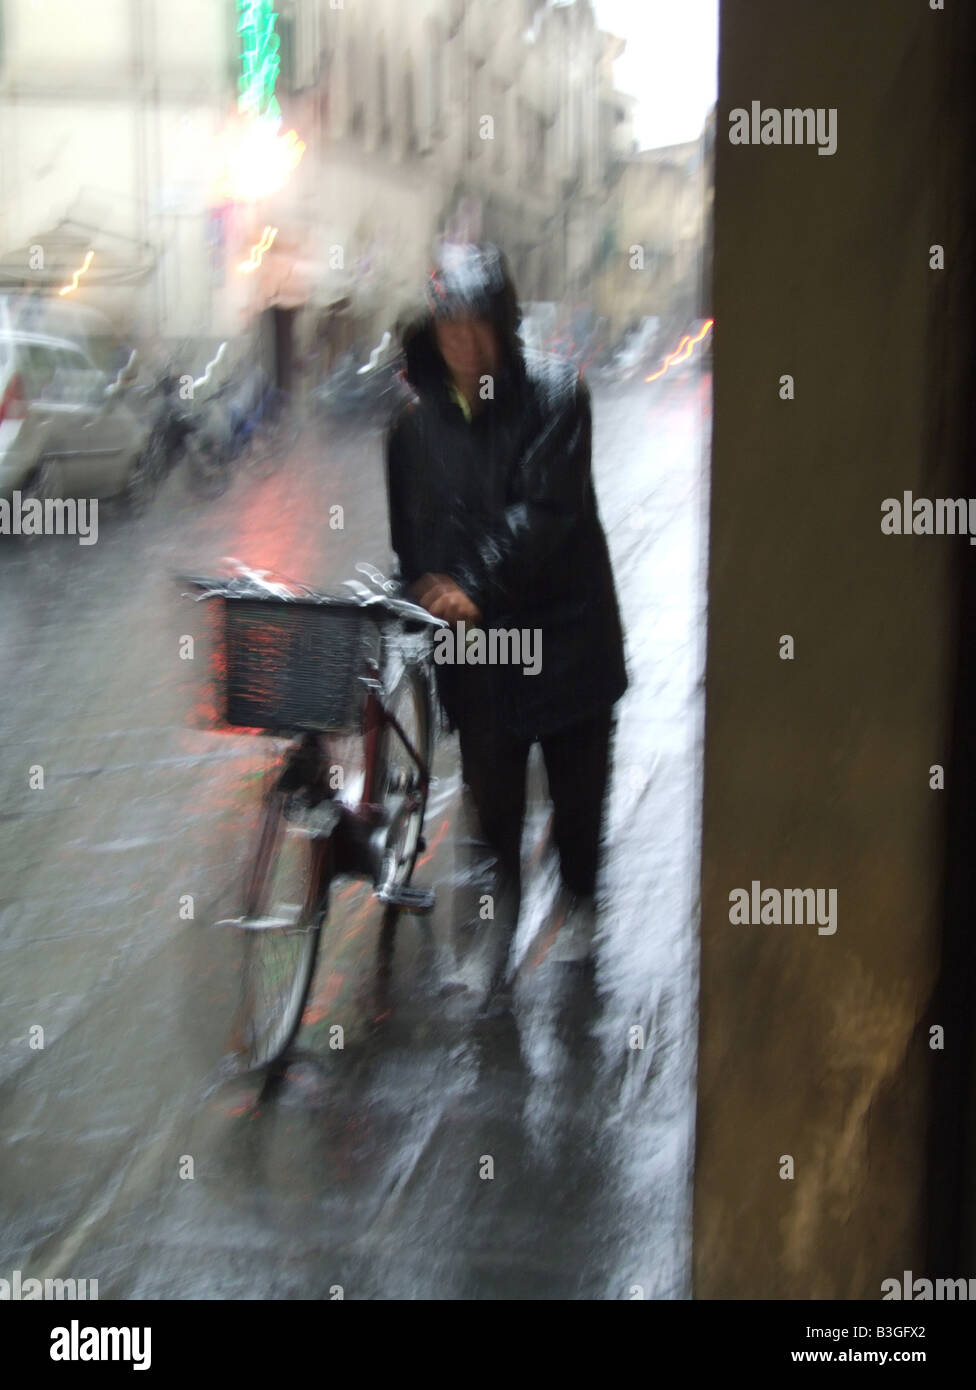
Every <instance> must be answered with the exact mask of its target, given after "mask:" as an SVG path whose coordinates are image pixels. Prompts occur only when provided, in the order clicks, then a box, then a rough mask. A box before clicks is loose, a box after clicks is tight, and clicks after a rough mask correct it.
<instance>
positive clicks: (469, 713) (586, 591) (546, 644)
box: [386, 245, 627, 997]
mask: <svg viewBox="0 0 976 1390" xmlns="http://www.w3.org/2000/svg"><path fill="white" fill-rule="evenodd" d="M425 298H426V309H425V311H424V312H423V313H422V314H420V315H419V316H417V317H416V318H415V319H413V320H412V321H410V322H408V323H407V324H405V325H403V326H402V327H401V342H402V346H403V350H404V355H405V359H406V370H405V375H406V379H407V382H408V383H409V386H410V387H411V388H412V392H413V395H412V398H411V399H409V400H408V401H407V402H406V403H405V404H403V405H402V406H401V407H400V409H399V410H398V411H397V413H396V415H395V416H394V418H393V420H392V422H391V424H390V426H389V429H388V431H387V436H386V470H387V488H388V500H389V516H390V532H391V541H392V546H393V550H394V551H395V552H396V555H397V559H398V562H399V570H400V578H401V580H402V582H403V584H404V585H405V586H406V588H407V589H408V590H409V592H410V594H411V596H412V597H414V598H415V599H416V601H417V602H419V603H421V604H422V605H423V606H424V607H426V608H427V609H428V610H429V611H430V612H431V613H433V614H435V615H437V616H439V617H443V618H445V619H447V620H448V621H449V622H450V623H452V624H453V625H455V630H456V631H457V632H461V631H464V632H465V633H466V634H467V638H468V641H470V638H471V633H472V631H473V630H474V629H481V630H483V631H485V632H487V633H488V634H490V633H491V630H492V629H504V630H508V631H509V632H510V633H511V632H512V631H513V630H514V631H516V632H518V633H520V634H524V635H525V637H524V640H523V642H522V646H521V655H522V657H523V660H522V662H521V664H518V663H516V662H509V663H505V664H498V665H492V664H483V665H481V664H468V663H466V662H462V660H461V658H460V651H461V650H462V649H463V648H464V645H465V644H459V647H458V654H457V656H456V659H455V660H454V661H452V662H444V663H442V664H436V665H435V671H436V676H437V683H438V689H439V693H440V698H441V702H442V705H443V707H444V710H445V713H446V715H447V719H448V722H449V724H450V726H451V728H452V729H457V731H458V734H459V739H460V747H461V760H462V775H463V780H464V784H465V790H466V797H467V800H468V806H469V809H470V810H471V811H472V812H473V822H474V830H473V841H472V843H473V845H474V847H475V852H476V856H477V854H479V853H480V859H479V860H478V861H477V863H478V864H479V865H480V868H476V871H475V872H474V873H473V874H472V876H471V878H470V879H469V886H470V887H472V888H473V889H478V888H483V889H485V890H486V891H487V892H488V893H489V894H490V895H491V898H490V901H491V902H492V905H493V909H494V911H493V915H491V916H489V917H488V918H486V919H485V920H482V918H484V917H485V913H484V906H483V902H482V899H481V895H480V894H478V896H477V898H476V899H475V900H474V902H473V903H472V907H471V910H470V911H469V912H468V915H467V918H466V919H465V920H464V921H462V922H459V923H458V924H457V928H458V933H459V934H458V936H457V937H456V940H457V941H458V942H461V941H464V940H468V941H470V940H471V937H472V933H471V932H470V930H469V929H471V928H480V930H477V931H476V932H474V933H473V935H475V936H477V938H478V940H479V941H486V940H487V941H489V942H490V945H491V949H490V950H489V951H488V956H487V959H488V962H489V963H488V966H487V967H486V969H487V982H488V988H487V991H486V997H487V995H489V994H491V993H492V992H493V991H495V990H497V989H498V987H499V985H500V984H501V983H502V981H503V979H504V974H505V972H504V966H505V963H506V960H507V956H508V949H509V946H510V941H511V935H512V933H513V931H514V928H515V924H516V921H517V913H518V902H519V895H520V842H521V834H522V822H523V817H524V810H525V783H526V769H527V761H528V756H529V750H530V747H531V745H532V744H533V743H534V742H536V741H538V742H539V744H540V745H541V748H542V754H543V758H544V761H545V766H546V773H547V778H548V783H549V795H550V797H551V800H552V810H553V821H552V827H553V840H554V842H555V846H556V849H557V851H558V856H559V863H560V872H561V878H562V884H563V893H562V902H563V909H562V910H563V914H564V915H565V913H566V911H567V910H569V909H573V910H574V911H575V912H576V913H577V915H578V912H579V911H580V910H582V911H583V912H584V913H585V914H586V915H587V916H589V917H590V919H592V902H593V895H594V891H595V889H596V886H597V873H598V868H599V861H600V842H601V826H602V818H603V809H604V801H605V792H606V786H607V780H608V767H609V761H610V750H611V741H612V731H613V725H614V716H613V707H614V704H615V703H616V701H617V700H618V699H619V698H620V696H621V695H622V694H623V692H624V690H625V689H626V687H627V674H626V668H625V661H624V649H623V635H622V630H621V623H620V616H619V610H618V605H617V598H616V592H615V588H614V580H613V573H612V570H611V566H610V558H609V553H608V549H607V543H606V538H605V536H604V532H603V528H602V525H601V522H600V518H599V514H598V510H597V503H596V497H595V494H594V489H593V482H592V478H591V459H590V449H591V415H590V395H589V390H588V388H587V386H586V384H585V383H584V381H583V380H582V378H581V377H580V376H579V374H578V372H577V371H576V369H575V368H574V367H573V366H572V365H571V364H570V363H567V362H564V361H562V360H561V359H559V358H557V357H553V356H550V355H548V354H543V353H535V352H530V351H528V350H527V349H525V348H523V346H522V344H521V341H520V339H519V336H518V326H519V323H520V321H521V316H520V312H519V308H518V301H517V297H516V293H515V287H514V285H513V282H512V278H511V275H510V273H509V270H508V266H507V263H506V261H505V258H504V257H503V256H502V255H501V253H500V252H499V251H498V250H497V249H496V248H495V247H493V246H489V245H481V246H449V247H446V248H445V251H444V256H443V259H442V264H441V265H440V266H439V267H438V268H437V269H436V270H435V271H434V272H433V273H432V275H431V276H430V279H429V281H428V285H427V291H426V296H425ZM461 624H463V625H464V626H463V629H462V627H461ZM528 634H531V635H532V636H531V639H530V637H529V636H528ZM533 640H534V641H535V643H536V644H537V646H538V659H536V660H534V661H528V662H527V661H526V660H525V659H524V658H525V655H526V652H527V651H528V650H529V648H530V647H531V643H532V641H533ZM435 657H436V653H435ZM474 903H482V906H481V910H480V911H478V910H476V908H475V906H474ZM499 919H501V920H499ZM590 934H592V931H591V932H590ZM568 935H569V933H568V932H567V934H566V936H567V939H568ZM558 947H559V943H558V942H557V949H556V951H554V952H553V955H554V956H556V955H557V954H558ZM468 953H469V952H468V948H467V947H465V948H464V950H462V951H461V954H462V955H464V954H468ZM482 954H483V953H482ZM584 955H585V951H584ZM567 958H572V952H570V956H569V957H567ZM484 979H485V976H484V975H483V977H482V982H483V983H484ZM469 983H471V981H469Z"/></svg>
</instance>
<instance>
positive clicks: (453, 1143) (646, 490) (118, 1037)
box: [0, 374, 711, 1299]
mask: <svg viewBox="0 0 976 1390" xmlns="http://www.w3.org/2000/svg"><path fill="white" fill-rule="evenodd" d="M593 391H594V407H593V408H594V429H595V445H594V467H595V474H596V485H597V495H598V499H599V503H600V509H601V514H602V517H603V521H604V525H605V527H606V530H607V533H608V538H609V541H610V546H611V551H612V554H613V559H614V566H615V573H616V578H617V586H618V591H619V595H620V600H621V606H622V612H623V618H624V626H625V632H626V637H627V651H628V662H629V668H630V673H631V688H630V690H629V692H628V694H627V696H626V697H625V699H624V701H623V702H622V703H621V706H620V707H619V715H620V718H619V724H618V742H617V748H616V760H615V770H614V781H613V789H612V795H611V801H610V818H609V825H608V859H607V865H606V874H607V882H608V885H609V906H608V909H607V912H606V914H605V916H604V918H603V920H602V924H601V934H600V937H599V944H598V954H597V961H596V967H595V970H594V971H592V972H588V971H586V970H584V969H582V968H580V967H573V966H566V965H557V964H555V963H553V962H547V961H546V959H545V958H544V957H543V958H542V959H541V960H538V961H537V963H535V964H534V965H530V964H528V963H527V968H526V969H524V970H523V972H522V975H521V977H520V979H521V983H520V986H519V992H518V995H517V999H516V1009H515V1019H514V1023H507V1024H506V1023H505V1022H504V1021H501V1022H492V1023H490V1024H486V1025H479V1026H478V1027H473V1026H472V1025H471V1024H470V1022H468V1021H466V1020H465V1019H464V1017H463V1016H462V1015H461V1014H460V1013H459V1012H458V1009H457V1007H456V1006H455V1005H454V1004H453V1003H452V1002H451V1001H445V1000H443V999H441V998H440V997H439V994H438V991H439V987H440V983H441V980H442V977H443V975H444V973H445V972H446V970H447V968H448V965H447V955H448V946H447V942H448V931H449V925H450V913H451V882H452V875H453V873H454V854H453V835H454V828H455V822H456V815H457V809H458V803H459V790H460V788H459V779H458V757H457V747H456V741H455V739H454V738H452V737H449V736H445V737H444V738H443V739H442V741H441V742H440V744H439V747H438V754H437V759H436V766H435V771H436V773H437V775H438V781H437V784H436V786H435V787H434V789H433V792H432V798H431V802H430V806H429V813H428V823H427V840H428V850H427V852H426V854H425V857H424V862H423V864H422V866H421V867H420V869H419V870H418V872H417V875H416V880H415V881H416V882H418V883H421V884H424V885H427V884H430V885H433V886H434V887H436V888H437V890H438V906H437V908H436V910H435V912H434V914H433V915H432V916H431V917H429V918H426V919H414V918H410V917H404V918H402V919H401V921H400V923H399V925H398V927H397V930H396V936H395V941H394V942H393V943H392V949H390V943H389V942H386V941H382V940H381V939H380V933H379V921H380V913H379V911H378V909H377V907H376V905H375V904H374V903H373V901H372V899H371V896H370V892H369V890H368V889H367V888H366V887H365V886H362V885H357V884H353V885H349V886H345V887H341V888H340V889H339V890H338V892H337V893H336V894H335V895H334V906H335V911H334V912H333V913H332V915H331V918H330V920H329V922H328V923H327V927H326V930H325V932H324V934H323V941H322V949H321V953H320V957H319V964H318V970H317V975H316V982H315V987H314V993H313V998H312V1002H311V1005H310V1008H309V1010H308V1012H307V1014H306V1019H305V1026H304V1027H303V1029H302V1033H301V1035H300V1039H299V1043H300V1052H299V1055H298V1056H297V1058H296V1061H295V1064H294V1065H293V1067H292V1068H291V1070H290V1072H289V1075H288V1078H287V1080H286V1083H285V1084H284V1086H283V1087H282V1089H281V1090H280V1092H279V1093H278V1094H277V1096H275V1097H274V1098H273V1099H270V1100H265V1101H264V1102H263V1103H262V1104H261V1105H260V1106H258V1107H257V1109H255V1105H254V1101H255V1092H256V1086H255V1085H254V1083H253V1082H252V1081H249V1080H241V1079H231V1078H228V1076H227V1075H226V1072H225V1070H224V1068H223V1066H222V1058H223V1056H224V1053H225V1050H226V1043H227V1033H228V1025H229V1020H230V1017H231V1012H232V1009H233V1005H234V1002H235V986H236V979H237V975H236V971H237V963H236V962H237V959H238V952H239V949H240V943H239V941H238V940H237V939H236V938H235V936H234V933H233V931H231V930H229V929H227V928H218V929H214V928H213V927H212V926H211V924H212V923H213V922H214V921H217V920H218V919H221V918H227V917H233V916H235V915H236V914H237V913H238V912H239V911H240V890H241V884H242V876H243V871H244V867H245V864H246V862H247V857H248V849H249V844H250V842H251V840H252V838H253V834H254V829H255V825H256V820H257V810H258V793H259V788H260V785H261V779H262V777H263V775H264V773H265V771H266V769H267V768H268V767H269V765H270V761H271V758H272V754H273V749H272V747H271V745H270V744H269V742H268V741H267V740H265V739H260V738H253V737H244V736H236V735H234V736H229V735H216V734H213V733H209V732H206V731H203V730H201V729H199V728H195V727H194V726H193V722H192V709H193V704H194V698H195V695H194V682H195V679H196V677H197V675H198V672H197V671H195V670H194V669H193V668H194V663H193V662H186V661H181V660H180V656H179V638H180V636H181V635H183V634H187V633H194V632H195V631H196V630H197V628H196V627H195V624H196V623H198V621H199V617H200V608H199V606H198V607H197V608H196V609H194V608H192V607H191V605H190V602H189V600H188V599H186V598H181V596H180V594H181V590H180V586H179V584H178V582H177V579H176V576H178V575H179V574H180V573H186V572H188V571H197V572H201V573H208V572H214V570H215V567H217V566H218V565H219V563H220V561H221V559H222V557H227V556H233V557H236V558H238V559H241V560H243V561H245V562H246V563H247V564H249V565H251V566H253V567H255V568H267V569H275V570H279V571H280V572H282V573H283V574H285V575H288V576H291V577H294V578H297V579H300V580H302V581H304V582H306V583H308V584H310V585H313V586H318V587H322V588H328V587H335V586H337V585H339V584H340V583H341V581H342V580H343V579H345V578H347V577H350V576H353V575H354V573H355V568H354V567H355V564H356V562H357V561H358V560H369V561H371V562H373V563H374V564H376V565H378V566H379V567H380V568H381V569H384V570H388V569H389V561H390V556H389V550H388V533H387V528H386V516H385V494H384V489H383V478H382V464H381V435H380V432H379V430H378V429H375V428H365V427H364V428H362V429H359V430H353V429H351V428H343V429H341V430H337V431H336V433H335V434H334V436H331V437H329V438H325V439H320V440H318V441H315V440H313V439H312V438H310V437H309V436H308V435H306V437H305V439H304V440H303V442H302V444H301V445H300V447H299V449H298V450H297V451H296V453H295V455H294V457H292V458H291V459H289V460H288V461H287V463H286V464H285V466H284V467H283V468H282V470H281V472H280V473H278V474H277V475H276V476H274V477H272V478H269V479H257V478H247V477H241V478H239V479H238V480H237V481H235V484H234V485H233V487H232V488H231V490H230V491H229V492H228V493H227V494H226V495H225V496H224V497H222V498H220V499H219V500H217V501H213V502H201V501H199V500H196V499H194V498H192V497H191V496H190V494H189V493H188V491H187V489H186V486H185V483H184V480H183V478H182V476H181V474H180V473H179V472H177V473H176V474H175V475H174V476H173V477H172V478H171V479H170V480H169V481H168V483H167V486H166V489H165V490H164V492H163V494H162V495H161V496H160V497H159V499H158V500H157V503H156V505H155V506H154V508H153V509H152V510H151V512H150V513H149V514H148V515H146V516H144V517H142V518H138V519H131V518H128V517H126V516H124V515H122V514H121V513H119V514H116V515H111V514H110V511H109V508H108V507H107V506H106V507H103V508H102V509H101V515H100V517H99V523H100V524H99V539H98V543H97V544H96V545H93V546H79V545H78V544H77V542H76V540H75V539H73V538H71V537H51V538H43V539H41V540H39V541H37V542H36V543H25V542H22V541H16V542H13V541H12V540H10V539H8V540H6V541H4V543H3V548H2V550H0V649H2V651H3V653H4V671H5V680H4V698H3V701H2V705H0V739H2V745H3V748H4V759H3V766H2V768H0V786H2V792H3V797H2V809H0V821H2V830H3V834H2V837H0V1112H2V1116H3V1123H2V1130H0V1188H2V1191H3V1193H4V1209H5V1220H4V1222H3V1223H2V1227H0V1274H2V1275H4V1276H5V1277H8V1278H9V1274H8V1271H10V1270H13V1269H20V1270H22V1271H24V1274H25V1276H26V1275H28V1274H29V1275H30V1276H32V1277H37V1278H45V1277H74V1278H78V1279H81V1278H86V1279H97V1280H98V1287H99V1296H100V1297H101V1298H103V1299H107V1298H112V1297H116V1298H176V1299H197V1298H231V1299H277V1298H312V1299H328V1298H330V1297H336V1296H338V1294H337V1292H336V1290H337V1289H341V1290H342V1296H344V1297H345V1298H355V1299H474V1298H476V1299H541V1298H558V1299H563V1298H565V1299H628V1298H633V1297H639V1296H643V1297H644V1298H647V1299H652V1298H683V1297H687V1296H688V1294H689V1288H690V1283H689V1280H690V1270H689V1244H690V1176H691V1145H692V1139H693V1123H694V1068H695V1024H696V1019H695V993H696V970H697V945H696V939H695V927H694V917H695V911H696V904H697V893H698V882H697V873H698V823H699V796H700V790H699V783H700V740H701V714H702V704H701V689H700V685H701V676H702V669H703V662H704V608H705V592H704V584H705V572H704V554H705V544H706V534H705V524H706V502H707V497H706V488H707V448H708V432H709V427H710V414H709V408H710V395H711V380H710V377H708V376H696V375H693V374H689V375H687V376H684V377H682V376H677V375H676V376H675V377H674V378H673V379H672V378H669V377H665V378H664V379H663V380H661V381H658V382H655V383H652V384H650V385H645V384H644V383H643V382H640V383H639V384H635V385H631V386H628V387H626V388H624V387H619V388H618V387H613V388H610V387H605V386H600V385H595V386H594V388H593ZM333 506H341V507H342V508H343V527H342V529H331V528H330V525H329V508H330V507H333ZM38 768H40V769H42V770H43V787H37V788H32V786H31V781H32V780H33V781H35V782H36V781H37V780H38V778H37V772H36V769H38ZM32 769H33V770H34V771H33V774H32ZM543 792H544V777H541V776H540V769H539V766H538V764H536V763H535V761H534V760H533V786H532V797H531V800H530V808H529V815H528V819H527V824H526V833H525V841H524V855H525V860H526V863H527V866H528V867H527V870H526V874H527V892H526V901H525V904H524V907H523V919H522V923H521V926H520V930H519V937H518V943H517V945H518V947H519V949H521V950H525V948H526V946H527V945H528V944H529V942H530V941H531V940H532V939H533V938H534V937H535V935H536V933H537V931H538V929H539V927H540V925H541V924H542V922H543V921H544V919H545V913H546V911H547V908H548V906H549V905H550V903H551V900H552V896H553V892H554V887H555V878H554V869H553V865H552V862H551V858H550V855H549V853H548V851H547V847H546V844H547V842H546V809H545V803H544V797H543ZM186 895H190V896H191V897H192V910H193V918H192V920H187V919H186V917H185V911H186V909H185V907H184V915H183V916H181V901H182V902H184V903H185V901H186ZM537 955H538V952H537V951H536V949H535V948H533V959H535V958H536V956H537ZM336 1024H338V1025H341V1027H342V1030H343V1044H344V1045H343V1047H342V1048H341V1050H340V1049H335V1048H332V1047H330V1036H333V1035H330V1029H331V1028H332V1027H333V1026H334V1025H336ZM38 1027H39V1028H41V1029H43V1047H39V1046H38V1045H37V1043H38V1039H39V1037H40V1035H39V1034H38V1033H37V1032H36V1029H37V1028H38ZM637 1028H639V1029H641V1030H643V1032H642V1038H641V1035H639V1034H636V1033H635V1032H634V1031H633V1030H634V1029H637ZM32 1030H34V1031H33V1032H32ZM635 1039H637V1040H642V1042H643V1046H640V1047H637V1046H634V1045H633V1044H634V1041H635ZM32 1040H33V1044H34V1045H33V1046H32ZM486 1157H490V1158H491V1160H492V1166H493V1176H492V1177H490V1178H488V1177H486V1176H483V1174H484V1172H485V1163H484V1159H485V1158H486ZM187 1160H192V1164H191V1163H188V1161H187ZM191 1170H192V1177H190V1176H189V1172H190V1171H191ZM638 1290H639V1292H638Z"/></svg>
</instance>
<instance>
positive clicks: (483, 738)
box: [456, 708, 614, 983]
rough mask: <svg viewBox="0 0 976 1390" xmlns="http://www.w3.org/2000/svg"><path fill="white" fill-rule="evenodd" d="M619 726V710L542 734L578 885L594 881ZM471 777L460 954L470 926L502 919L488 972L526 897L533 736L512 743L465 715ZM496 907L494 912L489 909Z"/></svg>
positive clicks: (564, 872) (563, 857)
mask: <svg viewBox="0 0 976 1390" xmlns="http://www.w3.org/2000/svg"><path fill="white" fill-rule="evenodd" d="M613 725H614V714H613V709H612V708H609V709H608V710H607V711H606V713H605V714H602V715H600V716H598V717H597V718H595V719H590V720H587V721H586V722H585V723H582V724H578V725H574V726H573V727H571V728H568V729H564V730H561V731H560V732H559V733H557V734H551V735H549V736H548V737H545V738H541V739H540V740H539V743H540V745H541V748H542V756H543V760H544V762H545V768H546V777H547V779H548V783H549V796H550V799H551V801H552V817H553V840H554V843H555V847H556V851H557V853H558V855H559V866H560V874H561V877H562V880H563V883H564V884H565V886H566V887H567V888H568V889H570V890H571V891H572V892H576V893H580V894H590V893H592V892H593V891H594V889H595V887H596V879H597V870H598V868H599V863H600V844H601V832H602V826H603V814H604V805H605V800H606V790H607V781H608V772H609V763H610V746H611V739H612V732H613ZM459 734H460V741H461V764H462V775H463V778H464V783H465V817H466V821H467V826H466V834H465V836H464V837H463V839H462V843H461V850H462V856H463V860H464V865H465V867H464V872H463V875H462V879H461V883H462V893H461V895H460V900H459V902H458V904H457V907H458V921H457V927H458V934H457V937H456V940H457V943H458V953H459V955H460V956H464V955H466V954H467V953H468V951H469V950H470V948H471V938H472V935H477V936H478V937H484V936H485V935H486V933H483V932H477V933H474V934H473V933H472V932H471V930H470V929H471V928H477V927H479V926H482V925H485V924H486V922H487V921H488V920H490V921H494V922H495V923H496V924H497V926H496V929H495V930H494V931H492V932H491V933H490V934H489V935H490V936H491V939H492V949H491V952H490V954H491V956H492V964H491V970H490V973H491V975H492V977H493V979H494V981H495V983H497V982H498V979H499V978H500V975H501V973H502V972H503V970H504V965H505V960H506V959H507V956H508V949H509V946H510V944H511V939H512V936H513V935H514V932H515V928H516V925H517V922H518V911H519V905H520V901H521V863H520V846H521V839H522V823H523V820H524V816H525V781H526V772H527V767H528V759H529V750H530V748H531V746H532V745H531V742H529V741H523V742H512V741H511V740H510V739H509V738H507V737H506V736H505V734H504V733H503V732H502V731H501V730H500V729H499V728H498V725H497V723H496V722H495V721H493V720H492V719H491V718H490V717H489V718H488V719H485V720H480V719H476V718H467V719H465V720H463V721H462V722H461V724H460V727H459ZM489 913H490V917H489V916H488V915H487V914H489Z"/></svg>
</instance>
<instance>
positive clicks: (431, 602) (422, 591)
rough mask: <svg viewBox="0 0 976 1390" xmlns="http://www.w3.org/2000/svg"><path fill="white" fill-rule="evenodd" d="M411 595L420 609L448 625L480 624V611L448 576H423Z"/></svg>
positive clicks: (413, 587)
mask: <svg viewBox="0 0 976 1390" xmlns="http://www.w3.org/2000/svg"><path fill="white" fill-rule="evenodd" d="M411 593H412V594H413V596H414V598H415V599H416V600H417V602H418V603H419V604H420V605H421V607H423V608H426V609H427V612H428V613H430V614H431V615H432V616H433V617H435V618H443V619H444V621H445V622H448V623H459V622H465V623H480V622H481V609H480V608H479V607H478V605H477V604H476V603H474V602H473V601H472V600H471V599H470V598H468V596H467V594H466V593H465V592H464V590H463V589H462V588H461V587H460V585H458V584H456V583H455V582H454V580H453V579H452V578H451V577H450V575H448V574H423V575H421V577H420V578H419V579H418V580H417V582H416V583H415V584H414V585H413V586H412V588H411Z"/></svg>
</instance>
